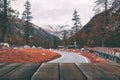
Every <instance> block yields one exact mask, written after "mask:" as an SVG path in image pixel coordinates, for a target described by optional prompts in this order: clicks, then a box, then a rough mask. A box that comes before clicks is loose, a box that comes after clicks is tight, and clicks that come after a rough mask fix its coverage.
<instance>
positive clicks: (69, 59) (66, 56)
mask: <svg viewBox="0 0 120 80" xmlns="http://www.w3.org/2000/svg"><path fill="white" fill-rule="evenodd" d="M54 52H57V53H59V54H61V57H60V58H58V59H55V60H52V61H49V62H48V63H89V62H90V61H89V60H88V59H87V58H86V57H84V56H82V55H80V54H76V53H72V52H64V51H54Z"/></svg>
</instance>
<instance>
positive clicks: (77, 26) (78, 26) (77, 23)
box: [72, 10, 82, 32]
mask: <svg viewBox="0 0 120 80" xmlns="http://www.w3.org/2000/svg"><path fill="white" fill-rule="evenodd" d="M72 20H73V21H74V25H73V27H72V28H73V29H75V32H77V31H78V30H80V29H81V27H82V26H81V23H80V18H79V15H78V12H77V11H76V10H74V13H73V19H72Z"/></svg>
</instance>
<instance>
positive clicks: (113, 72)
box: [96, 63, 120, 80]
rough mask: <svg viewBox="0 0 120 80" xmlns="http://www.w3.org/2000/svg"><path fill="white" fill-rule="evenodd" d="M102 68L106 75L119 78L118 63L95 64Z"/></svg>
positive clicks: (119, 68) (119, 79)
mask: <svg viewBox="0 0 120 80" xmlns="http://www.w3.org/2000/svg"><path fill="white" fill-rule="evenodd" d="M96 65H97V66H98V67H100V68H101V69H102V70H104V71H105V72H106V74H107V75H108V77H111V76H112V77H113V78H114V79H116V78H117V79H118V80H120V64H116V65H115V64H104V63H103V64H96Z"/></svg>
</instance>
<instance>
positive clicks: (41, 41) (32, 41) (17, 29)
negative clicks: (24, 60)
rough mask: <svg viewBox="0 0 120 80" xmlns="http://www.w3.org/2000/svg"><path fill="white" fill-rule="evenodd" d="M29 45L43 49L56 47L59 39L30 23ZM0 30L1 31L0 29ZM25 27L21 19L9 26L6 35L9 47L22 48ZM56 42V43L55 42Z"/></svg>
mask: <svg viewBox="0 0 120 80" xmlns="http://www.w3.org/2000/svg"><path fill="white" fill-rule="evenodd" d="M31 25H32V26H30V36H29V45H30V46H33V45H34V46H42V47H44V48H49V47H56V46H57V45H58V43H59V38H58V37H56V36H54V35H52V34H50V33H48V32H47V31H45V30H44V29H42V28H40V27H39V26H36V25H35V24H33V23H31ZM0 30H1V29H0ZM24 31H25V26H24V22H23V21H22V20H21V19H16V20H15V22H14V23H12V24H11V25H10V26H9V29H8V33H7V42H8V43H9V44H10V45H15V46H23V45H26V44H25V36H24V34H25V33H24ZM55 41H56V42H55Z"/></svg>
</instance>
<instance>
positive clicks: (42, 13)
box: [12, 0, 94, 26]
mask: <svg viewBox="0 0 120 80" xmlns="http://www.w3.org/2000/svg"><path fill="white" fill-rule="evenodd" d="M29 1H30V3H31V5H32V6H31V12H32V16H33V21H32V22H34V23H35V24H37V25H38V26H39V25H41V24H56V25H57V24H61V25H64V24H68V25H72V20H71V19H72V14H73V11H74V9H76V10H77V11H78V14H79V15H80V18H81V22H82V24H83V25H84V24H86V23H87V22H88V20H89V19H90V18H91V17H92V16H93V12H92V8H93V6H94V3H93V0H29ZM24 4H25V0H16V1H15V2H13V3H12V6H13V7H14V8H15V9H17V10H18V11H20V13H21V14H22V12H23V10H24Z"/></svg>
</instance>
